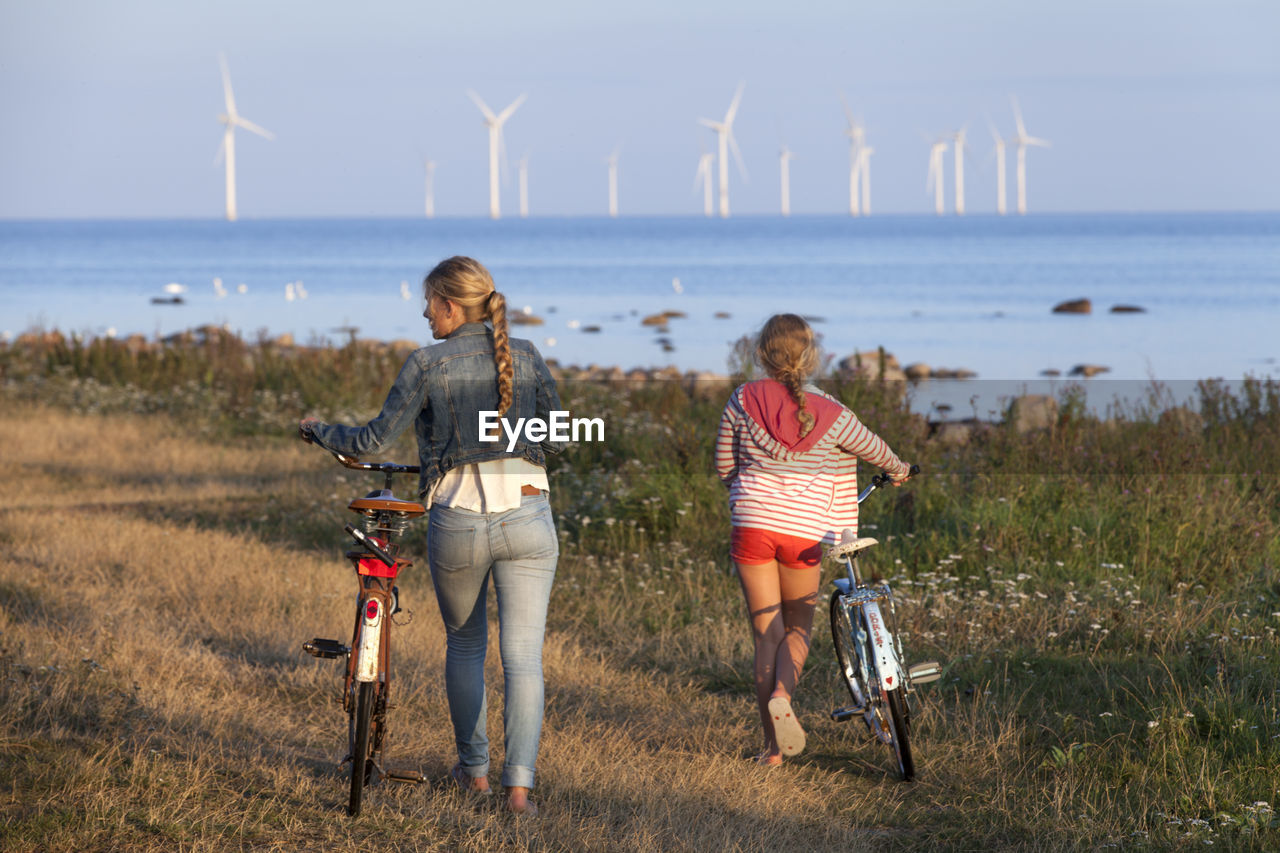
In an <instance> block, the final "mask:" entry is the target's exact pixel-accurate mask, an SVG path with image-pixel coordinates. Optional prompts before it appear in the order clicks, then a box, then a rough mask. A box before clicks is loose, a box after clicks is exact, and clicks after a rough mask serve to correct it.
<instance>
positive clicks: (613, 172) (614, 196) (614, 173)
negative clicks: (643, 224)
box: [605, 148, 618, 219]
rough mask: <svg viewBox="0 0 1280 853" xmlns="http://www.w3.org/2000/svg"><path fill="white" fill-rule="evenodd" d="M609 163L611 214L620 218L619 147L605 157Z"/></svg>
mask: <svg viewBox="0 0 1280 853" xmlns="http://www.w3.org/2000/svg"><path fill="white" fill-rule="evenodd" d="M605 162H606V163H608V164H609V216H611V217H612V218H614V219H617V218H618V149H617V148H615V149H613V153H612V154H610V155H609V156H608V157H606V158H605Z"/></svg>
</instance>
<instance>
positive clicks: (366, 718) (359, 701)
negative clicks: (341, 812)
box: [347, 681, 375, 817]
mask: <svg viewBox="0 0 1280 853" xmlns="http://www.w3.org/2000/svg"><path fill="white" fill-rule="evenodd" d="M374 698H375V697H374V685H373V682H371V681H362V682H360V688H359V690H358V691H357V694H356V705H355V715H356V716H355V723H356V728H355V739H354V740H353V741H352V743H351V801H350V802H349V803H348V804H347V814H349V815H351V816H352V817H355V816H356V815H358V814H360V798H361V796H362V795H363V794H364V786H365V783H366V782H367V781H369V776H370V774H371V773H372V772H373V761H372V755H370V753H369V726H370V722H371V721H372V719H373V703H374Z"/></svg>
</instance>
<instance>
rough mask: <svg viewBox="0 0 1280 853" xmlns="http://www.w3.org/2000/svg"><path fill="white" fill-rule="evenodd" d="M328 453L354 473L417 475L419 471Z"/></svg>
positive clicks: (412, 467) (343, 454)
mask: <svg viewBox="0 0 1280 853" xmlns="http://www.w3.org/2000/svg"><path fill="white" fill-rule="evenodd" d="M329 452H330V453H331V454H333V458H334V459H337V460H338V461H339V462H341V463H342V464H343V465H345V466H346V467H348V468H352V469H355V470H356V471H377V472H378V473H380V474H417V473H418V471H419V468H418V466H417V465H401V464H399V463H397V462H361V461H360V460H359V459H357V458H355V457H354V456H347V455H346V454H345V453H339V452H338V451H336V450H330V451H329Z"/></svg>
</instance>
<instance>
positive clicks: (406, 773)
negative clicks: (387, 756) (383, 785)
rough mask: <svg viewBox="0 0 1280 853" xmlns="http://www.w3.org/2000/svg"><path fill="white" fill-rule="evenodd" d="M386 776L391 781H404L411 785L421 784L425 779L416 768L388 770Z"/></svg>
mask: <svg viewBox="0 0 1280 853" xmlns="http://www.w3.org/2000/svg"><path fill="white" fill-rule="evenodd" d="M386 777H387V778H388V779H390V780H391V781H392V782H405V783H407V784H411V785H421V784H422V783H423V782H425V781H427V777H426V776H423V775H422V774H421V773H420V772H418V771H417V770H388V771H387V772H386Z"/></svg>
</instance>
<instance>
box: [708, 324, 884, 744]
mask: <svg viewBox="0 0 1280 853" xmlns="http://www.w3.org/2000/svg"><path fill="white" fill-rule="evenodd" d="M756 358H757V360H758V361H759V362H760V364H761V366H762V367H764V369H765V371H766V372H767V373H768V375H769V378H767V379H759V380H756V381H754V382H748V383H746V384H745V385H741V386H739V387H738V389H737V390H735V391H734V392H733V394H732V395H731V396H730V398H729V402H728V404H727V405H726V406H725V408H724V415H723V416H722V417H721V419H720V430H719V433H718V434H717V435H716V457H715V459H716V473H717V474H719V476H720V479H721V481H723V482H724V484H725V485H726V486H727V487H728V488H729V512H730V516H731V519H732V523H733V544H732V548H731V551H730V554H731V556H732V557H733V561H734V565H735V566H736V567H737V570H738V578H739V580H740V581H741V583H742V592H743V595H744V596H745V597H746V602H747V612H748V615H749V616H750V619H751V631H752V634H753V636H754V639H755V684H756V701H757V704H758V705H759V707H760V720H761V722H762V723H763V725H764V737H765V751H764V752H763V753H761V755H760V756H759V758H758V759H757V760H758V761H759V762H760V763H761V764H767V765H776V764H781V763H782V756H784V755H795V754H796V753H798V752H800V750H801V749H803V748H804V740H805V737H804V729H803V728H802V727H801V726H800V723H799V722H798V721H797V720H796V716H795V713H794V711H793V710H792V708H791V696H792V694H793V693H794V691H795V686H796V681H797V679H798V678H799V676H800V670H801V669H802V668H803V666H804V661H805V658H806V657H807V656H808V654H809V640H810V630H811V628H812V625H813V610H814V607H815V606H816V605H817V601H818V583H819V580H820V575H821V567H820V565H819V563H820V561H821V559H822V549H821V546H822V545H823V544H827V545H830V544H832V543H834V542H835V541H836V539H837V538H839V535H840V532H841V531H842V530H844V528H846V527H848V528H852V529H853V530H854V531H855V532H856V531H857V529H858V500H857V497H858V458H859V457H861V458H863V459H865V460H867V462H869V463H871V464H872V465H875V466H877V467H879V468H882V469H884V470H886V471H888V472H889V474H890V475H891V476H892V477H893V480H894V485H898V484H900V483H902V482H904V481H905V480H906V478H907V471H908V469H909V468H910V466H909V465H908V464H907V463H905V462H903V461H902V460H901V459H899V458H898V457H897V456H896V455H895V454H894V452H893V451H892V450H890V449H889V446H888V445H887V444H885V443H884V441H883V440H881V438H880V437H879V436H877V435H876V434H875V433H873V432H872V431H871V430H869V429H867V428H866V427H865V426H863V425H862V423H861V422H860V421H859V420H858V418H857V417H856V416H855V415H854V414H853V412H852V411H850V410H849V409H847V408H845V407H844V406H843V405H841V404H840V403H839V402H838V401H836V400H835V399H834V398H833V397H831V396H829V395H827V394H824V393H823V392H822V391H819V390H818V389H817V387H815V386H813V385H811V384H807V383H806V380H807V379H808V378H809V377H810V376H811V375H812V374H813V372H814V371H815V370H816V369H817V366H818V347H817V343H816V342H815V340H814V334H813V330H812V329H811V328H810V327H809V324H808V323H806V322H805V321H804V319H803V318H801V317H798V316H796V315H795V314H776V315H774V316H773V317H770V318H769V320H768V322H766V323H765V325H764V328H763V329H761V331H760V337H759V341H758V343H757V345H756Z"/></svg>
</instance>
